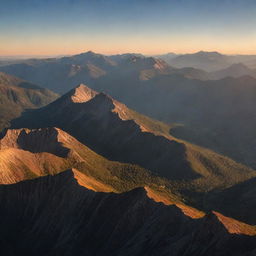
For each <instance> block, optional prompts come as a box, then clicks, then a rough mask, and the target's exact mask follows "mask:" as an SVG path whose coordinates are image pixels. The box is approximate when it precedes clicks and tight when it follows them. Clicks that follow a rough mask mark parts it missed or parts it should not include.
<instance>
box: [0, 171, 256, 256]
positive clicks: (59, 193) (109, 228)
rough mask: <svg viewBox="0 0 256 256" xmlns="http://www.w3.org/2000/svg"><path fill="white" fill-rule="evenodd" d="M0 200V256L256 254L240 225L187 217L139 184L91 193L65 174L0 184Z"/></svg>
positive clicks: (252, 239) (216, 216) (219, 219)
mask: <svg viewBox="0 0 256 256" xmlns="http://www.w3.org/2000/svg"><path fill="white" fill-rule="evenodd" d="M0 202H1V209H0V216H1V218H0V223H1V231H0V245H1V246H0V252H1V254H3V255H10V256H14V255H17V254H22V255H27V256H29V255H31V256H32V255H35V254H36V255H39V256H45V255H66V256H68V255H78V256H79V255H88V256H90V255H116V256H125V255H127V256H128V255H138V256H140V255H152V256H155V255H159V256H164V255H169V254H171V255H174V256H175V255H177V256H180V255H184V256H186V255H187V256H193V255H195V256H204V255H206V254H207V255H208V256H220V255H222V256H227V255H234V256H242V255H248V256H253V255H254V254H255V242H256V240H255V239H256V238H255V236H248V235H243V234H239V235H238V234H235V233H236V232H238V233H239V232H241V231H242V230H239V226H241V228H242V225H241V224H238V223H236V222H233V220H232V219H229V218H226V217H224V216H220V215H219V214H218V213H211V214H209V215H207V216H206V217H204V218H201V219H197V220H193V219H191V218H189V217H187V216H185V215H183V213H182V212H181V211H180V210H179V209H178V208H177V207H175V206H165V205H163V204H159V203H155V202H154V201H152V200H150V199H149V198H148V197H147V196H146V192H145V191H144V190H143V189H135V190H132V191H130V192H127V193H123V194H113V193H95V192H93V191H89V190H87V189H85V188H83V187H81V186H79V185H78V184H77V182H76V181H75V179H74V178H73V175H72V172H64V173H61V174H59V175H56V176H49V177H43V178H39V179H35V180H31V181H25V182H21V183H18V184H13V185H8V186H0ZM227 222H228V223H229V229H230V227H232V223H234V224H235V225H236V228H237V230H236V232H235V233H233V231H232V230H231V231H230V230H229V229H227V226H225V225H227ZM248 230H249V228H248ZM242 232H243V231H242ZM74 238H75V239H74Z"/></svg>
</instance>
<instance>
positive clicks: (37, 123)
mask: <svg viewBox="0 0 256 256" xmlns="http://www.w3.org/2000/svg"><path fill="white" fill-rule="evenodd" d="M90 97H91V98H90ZM78 98H79V100H77V99H78ZM55 126H56V127H59V128H61V129H63V130H65V131H66V132H68V133H70V134H71V135H72V136H74V137H75V138H76V139H78V140H79V141H80V142H82V143H84V144H85V145H87V146H89V147H90V148H91V149H93V150H94V151H95V152H97V153H99V154H101V155H103V156H105V157H107V158H109V159H111V160H115V161H120V162H125V163H133V164H137V165H140V166H141V167H143V168H145V169H148V170H150V171H152V172H153V173H155V174H156V175H160V176H163V177H166V178H168V179H169V180H171V181H173V182H174V183H175V184H178V185H177V186H178V187H181V188H182V187H183V188H188V187H190V188H191V189H192V190H193V189H195V190H197V191H201V192H202V191H210V190H212V189H215V188H225V187H229V186H231V185H234V184H237V183H238V182H242V181H245V180H247V179H250V178H252V177H255V175H256V173H255V172H254V171H253V170H251V169H249V168H247V167H245V166H243V165H240V164H238V163H236V162H234V161H232V160H231V159H228V158H226V157H223V156H221V155H218V154H216V153H214V152H212V151H210V150H206V149H203V148H200V147H197V146H195V145H192V144H189V143H186V142H184V141H181V140H177V139H175V138H174V137H172V136H170V135H169V134H168V132H169V129H170V127H169V126H167V125H164V124H162V123H160V122H157V121H154V120H152V119H149V118H147V117H145V116H142V115H140V114H138V113H136V112H134V111H131V110H130V109H128V108H127V107H126V106H125V105H123V104H121V103H119V102H118V101H116V100H113V99H112V98H111V97H109V96H107V95H105V94H102V93H99V94H97V93H96V92H94V91H92V90H90V89H89V88H88V87H86V86H84V85H80V86H78V87H77V88H75V89H74V90H72V91H70V92H69V93H67V94H66V95H64V96H62V97H61V98H59V99H58V100H57V101H55V102H53V103H51V104H49V105H48V106H46V107H44V108H41V109H39V110H35V111H32V112H29V113H25V114H24V115H23V116H22V117H21V118H19V119H17V120H15V121H14V122H13V127H14V128H19V127H28V128H40V127H55ZM231 174H232V175H231Z"/></svg>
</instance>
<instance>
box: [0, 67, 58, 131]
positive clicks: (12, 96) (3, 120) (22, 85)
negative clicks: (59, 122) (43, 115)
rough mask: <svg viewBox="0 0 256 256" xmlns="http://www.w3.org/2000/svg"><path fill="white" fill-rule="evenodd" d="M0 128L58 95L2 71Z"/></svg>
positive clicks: (0, 82)
mask: <svg viewBox="0 0 256 256" xmlns="http://www.w3.org/2000/svg"><path fill="white" fill-rule="evenodd" d="M0 92H1V94H0V130H2V129H3V128H4V127H7V126H8V124H9V122H10V120H11V119H13V118H15V117H17V116H19V115H20V114H21V112H22V111H24V110H25V109H29V108H37V107H41V106H44V105H46V104H48V103H50V102H51V101H53V100H55V99H56V98H57V97H58V95H57V94H55V93H53V92H51V91H49V90H47V89H43V88H40V87H39V86H37V85H35V84H32V83H30V82H27V81H25V80H22V79H20V78H17V77H14V76H10V75H7V74H5V73H1V72H0Z"/></svg>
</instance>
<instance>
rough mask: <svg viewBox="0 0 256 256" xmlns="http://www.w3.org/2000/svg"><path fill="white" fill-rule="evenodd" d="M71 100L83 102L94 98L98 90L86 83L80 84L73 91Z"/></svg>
mask: <svg viewBox="0 0 256 256" xmlns="http://www.w3.org/2000/svg"><path fill="white" fill-rule="evenodd" d="M70 94H72V95H71V100H72V101H73V102H75V103H83V102H87V101H89V100H91V99H92V98H94V97H95V96H96V95H97V94H98V92H96V91H94V90H92V89H91V88H89V87H88V86H86V85H84V84H79V85H78V86H77V87H76V88H74V89H73V90H72V91H71V93H70Z"/></svg>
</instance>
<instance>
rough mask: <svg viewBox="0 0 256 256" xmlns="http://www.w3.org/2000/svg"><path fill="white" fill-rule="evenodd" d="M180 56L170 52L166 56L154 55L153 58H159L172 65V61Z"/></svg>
mask: <svg viewBox="0 0 256 256" xmlns="http://www.w3.org/2000/svg"><path fill="white" fill-rule="evenodd" d="M177 56H179V54H176V53H173V52H168V53H166V54H161V55H154V56H153V57H156V58H159V59H162V60H164V61H165V62H166V63H171V61H172V60H173V59H174V58H176V57H177Z"/></svg>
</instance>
